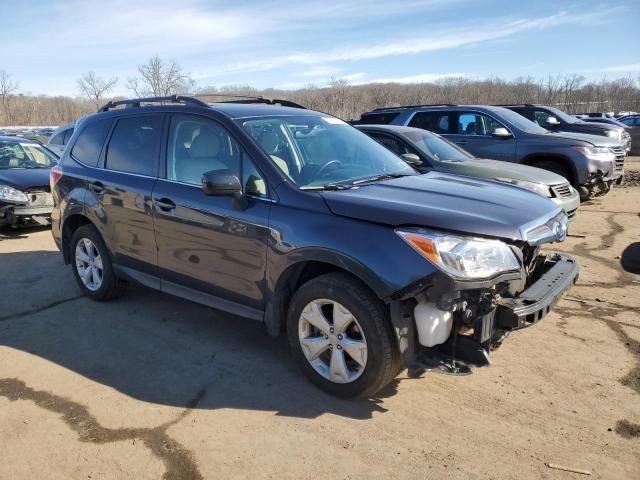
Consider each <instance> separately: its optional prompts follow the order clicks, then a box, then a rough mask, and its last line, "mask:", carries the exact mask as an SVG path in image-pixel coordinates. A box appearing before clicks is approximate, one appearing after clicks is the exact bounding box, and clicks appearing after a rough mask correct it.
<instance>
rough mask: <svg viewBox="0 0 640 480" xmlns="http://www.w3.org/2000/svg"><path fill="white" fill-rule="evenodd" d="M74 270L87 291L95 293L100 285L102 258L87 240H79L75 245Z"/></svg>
mask: <svg viewBox="0 0 640 480" xmlns="http://www.w3.org/2000/svg"><path fill="white" fill-rule="evenodd" d="M76 270H77V272H78V276H79V277H80V280H81V281H82V283H83V285H84V286H85V287H87V288H88V289H89V290H91V291H96V290H98V289H99V288H100V286H101V285H102V257H100V253H98V249H97V248H96V246H95V245H94V244H93V242H92V241H91V240H89V239H88V238H83V239H81V240H80V241H79V242H78V243H77V245H76Z"/></svg>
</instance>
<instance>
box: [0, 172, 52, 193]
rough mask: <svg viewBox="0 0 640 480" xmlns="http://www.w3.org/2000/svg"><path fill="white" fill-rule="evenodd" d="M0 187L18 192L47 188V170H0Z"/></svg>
mask: <svg viewBox="0 0 640 480" xmlns="http://www.w3.org/2000/svg"><path fill="white" fill-rule="evenodd" d="M0 185H9V186H10V187H13V188H16V189H18V190H26V189H28V188H32V187H45V186H46V187H48V186H49V169H48V168H8V169H2V168H0Z"/></svg>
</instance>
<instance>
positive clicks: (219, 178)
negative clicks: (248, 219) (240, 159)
mask: <svg viewBox="0 0 640 480" xmlns="http://www.w3.org/2000/svg"><path fill="white" fill-rule="evenodd" d="M202 191H203V192H204V194H205V195H208V196H212V197H222V196H229V197H233V203H234V207H236V208H238V209H240V210H245V209H246V208H247V206H248V201H247V199H246V198H245V197H244V195H242V184H241V183H240V179H239V178H238V176H237V175H236V174H235V173H234V172H233V171H231V170H227V169H223V170H210V171H208V172H204V173H203V174H202Z"/></svg>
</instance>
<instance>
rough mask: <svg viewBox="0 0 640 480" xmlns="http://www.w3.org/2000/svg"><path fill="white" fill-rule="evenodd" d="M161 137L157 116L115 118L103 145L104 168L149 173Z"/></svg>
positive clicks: (151, 171)
mask: <svg viewBox="0 0 640 480" xmlns="http://www.w3.org/2000/svg"><path fill="white" fill-rule="evenodd" d="M161 136H162V116H161V115H141V116H139V117H129V118H122V119H120V120H118V123H117V124H116V126H115V128H114V130H113V134H112V135H111V139H110V140H109V144H108V145H107V152H106V155H105V168H107V169H109V170H116V171H119V172H126V173H135V174H138V175H149V176H151V175H153V172H154V167H155V161H156V158H157V157H158V150H159V147H160V137H161ZM74 148H75V147H74Z"/></svg>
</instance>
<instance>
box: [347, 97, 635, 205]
mask: <svg viewBox="0 0 640 480" xmlns="http://www.w3.org/2000/svg"><path fill="white" fill-rule="evenodd" d="M355 123H359V124H380V123H384V124H392V125H407V126H410V127H417V128H422V129H425V130H429V131H432V132H435V133H437V134H439V135H441V136H442V137H444V138H446V139H448V140H451V141H452V142H454V143H455V144H457V145H460V146H461V147H463V148H464V149H465V150H467V151H469V152H470V153H471V154H473V155H474V156H476V157H479V158H491V159H494V160H504V161H508V162H516V163H523V164H525V165H531V166H534V167H539V168H543V169H545V170H550V171H552V172H554V173H557V174H559V175H562V176H563V177H564V178H566V179H567V180H569V182H570V183H571V185H573V187H574V188H576V189H577V190H578V192H580V197H581V198H582V199H588V198H590V197H591V196H592V195H594V194H596V195H602V194H605V193H606V192H608V191H609V188H610V187H611V185H612V184H613V182H614V181H616V180H617V179H618V178H620V177H622V176H623V174H624V157H625V152H624V147H623V146H622V144H621V143H620V141H618V140H615V139H612V138H608V137H604V136H597V135H585V134H579V133H565V132H561V133H550V132H549V131H547V130H545V129H544V128H542V127H540V126H539V125H537V124H536V123H534V122H532V121H530V120H528V119H526V118H525V117H523V116H522V115H520V114H517V113H516V112H514V111H512V110H509V109H507V108H504V107H492V106H486V105H417V106H409V107H397V108H383V109H377V110H374V111H372V112H367V113H364V114H362V116H361V118H360V120H359V121H357V122H355Z"/></svg>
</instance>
